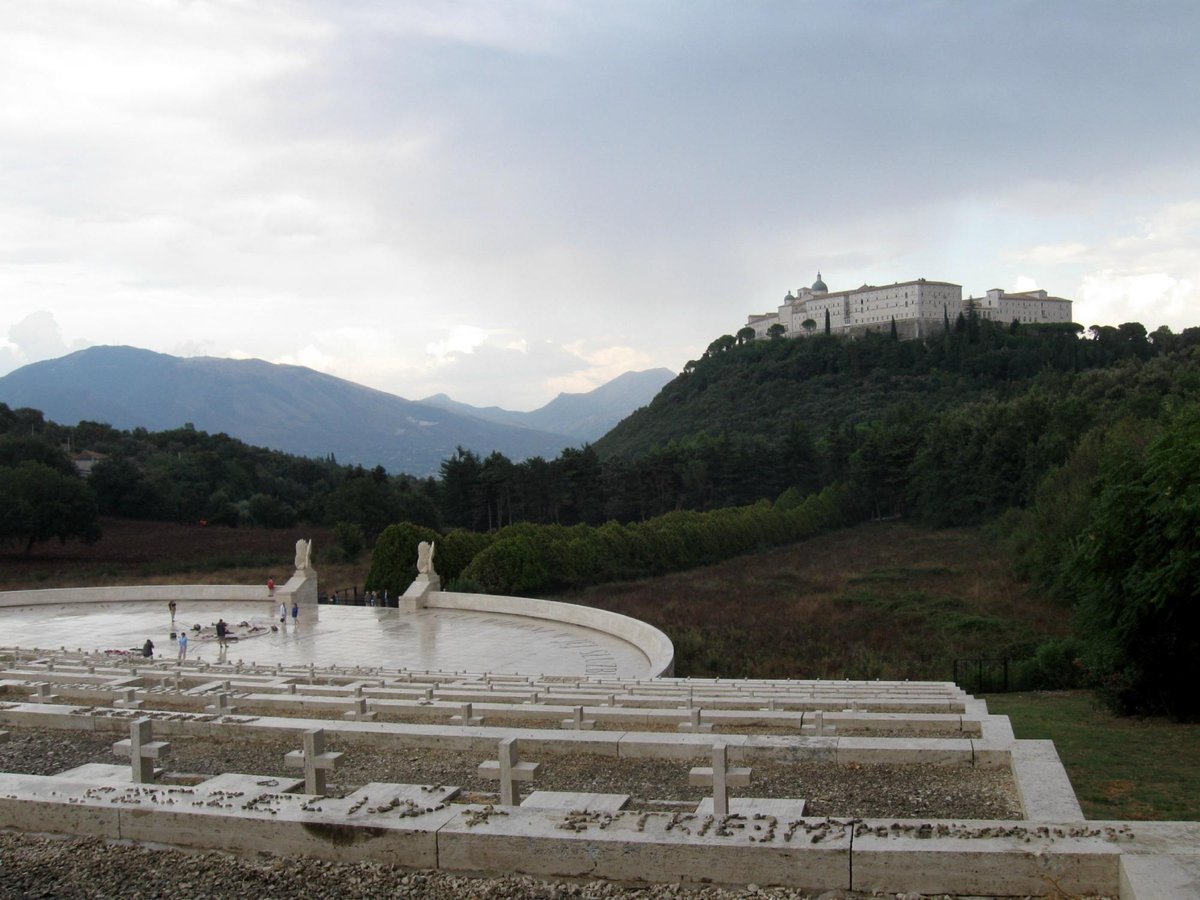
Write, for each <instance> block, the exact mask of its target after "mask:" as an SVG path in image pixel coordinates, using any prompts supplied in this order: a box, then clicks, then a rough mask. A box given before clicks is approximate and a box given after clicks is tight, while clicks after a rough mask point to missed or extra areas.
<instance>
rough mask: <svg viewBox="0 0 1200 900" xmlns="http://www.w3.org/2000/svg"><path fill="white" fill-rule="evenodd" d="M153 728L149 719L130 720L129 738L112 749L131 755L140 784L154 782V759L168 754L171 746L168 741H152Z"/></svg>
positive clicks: (131, 764)
mask: <svg viewBox="0 0 1200 900" xmlns="http://www.w3.org/2000/svg"><path fill="white" fill-rule="evenodd" d="M151 728H152V726H151V724H150V720H149V719H137V720H135V721H133V722H130V723H129V739H128V740H124V741H117V742H116V743H115V744H113V745H112V751H113V753H115V754H116V755H117V756H127V757H129V763H130V766H131V768H132V769H133V780H134V781H135V782H137V783H138V784H153V783H154V761H155V760H156V759H158V758H159V757H160V756H166V755H167V750H168V748H169V747H170V746H171V745H170V744H168V743H167V742H166V741H152V740H151V739H150V738H151V736H152V735H151Z"/></svg>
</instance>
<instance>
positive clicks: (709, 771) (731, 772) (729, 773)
mask: <svg viewBox="0 0 1200 900" xmlns="http://www.w3.org/2000/svg"><path fill="white" fill-rule="evenodd" d="M6 740H8V732H4V731H0V743H2V742H4V741H6ZM303 740H304V747H303V749H301V750H292V751H291V752H289V753H288V754H287V755H286V756H284V764H285V765H286V766H288V767H289V768H297V769H303V770H304V792H305V793H306V794H313V795H316V796H324V795H325V790H326V783H327V777H328V774H329V773H330V772H332V771H333V770H334V769H335V768H336V767H337V765H338V762H339V761H340V760H341V758H342V756H343V755H344V754H343V753H341V752H329V751H327V750H326V749H325V732H324V730H323V729H320V728H314V729H310V730H309V731H306V732H304V738H303ZM170 748H171V745H170V744H169V743H168V742H166V741H156V740H154V739H153V724H152V720H151V719H137V720H136V721H134V722H131V723H130V725H129V737H128V738H127V739H125V740H121V741H117V742H115V743H114V744H113V745H112V750H113V753H114V754H116V755H117V756H121V757H125V758H128V759H129V762H130V767H131V772H132V777H133V781H134V782H135V783H137V784H152V783H153V782H154V779H155V776H156V774H158V772H159V771H160V770H157V769H156V768H155V763H156V762H157V761H158V760H160V759H162V758H163V757H165V756H167V755H169V752H170ZM727 752H728V748H727V747H726V745H725V744H720V743H718V744H714V745H713V748H712V765H711V766H696V767H693V768H692V769H691V770H690V771H689V772H688V782H689V783H690V784H694V785H702V786H705V787H711V788H712V791H713V812H714V814H715V815H718V816H725V815H728V814H729V788H730V787H746V786H747V785H749V784H750V769H749V768H730V767H729V765H728V762H727ZM540 770H541V763H534V762H528V761H523V760H521V758H520V754H519V751H518V741H517V739H516V738H505V739H503V740H502V741H500V743H499V752H498V753H497V756H496V759H490V760H487V761H485V762H482V763H480V764H479V767H478V769H477V770H476V771H477V773H478V775H479V777H480V778H488V779H492V780H498V781H499V782H500V805H501V806H518V805H520V799H521V798H520V787H519V784H520V782H523V781H532V780H533V779H534V777H535V776H536V775H537V773H538V772H539V771H540Z"/></svg>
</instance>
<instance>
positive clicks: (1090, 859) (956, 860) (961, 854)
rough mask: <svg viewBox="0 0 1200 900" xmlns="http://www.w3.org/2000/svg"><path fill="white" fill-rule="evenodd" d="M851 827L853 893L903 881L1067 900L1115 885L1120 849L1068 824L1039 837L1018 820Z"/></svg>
mask: <svg viewBox="0 0 1200 900" xmlns="http://www.w3.org/2000/svg"><path fill="white" fill-rule="evenodd" d="M894 825H898V826H899V827H896V828H893V826H894ZM857 829H858V830H857V831H856V833H855V837H854V888H855V890H859V891H873V890H887V889H888V888H886V887H884V885H893V886H894V885H897V884H902V885H904V886H905V890H908V891H911V892H914V893H917V894H955V895H957V894H966V895H968V896H970V895H978V894H985V895H989V896H992V895H1002V896H1007V895H1012V894H1015V895H1026V896H1028V895H1034V896H1041V895H1043V894H1046V893H1048V892H1052V891H1053V892H1065V893H1066V894H1068V895H1071V896H1074V895H1077V894H1084V895H1091V894H1108V893H1110V892H1111V889H1112V887H1113V886H1114V885H1116V884H1117V883H1118V877H1119V876H1118V870H1119V866H1120V859H1121V847H1120V846H1118V845H1117V844H1115V843H1113V842H1110V841H1108V840H1105V839H1104V838H1103V837H1102V836H1099V835H1092V836H1077V837H1073V836H1071V834H1072V831H1073V829H1072V828H1071V826H1060V827H1057V828H1055V827H1053V826H1051V827H1050V828H1049V829H1045V830H1047V831H1048V833H1046V834H1043V833H1041V831H1039V829H1038V828H1037V826H1034V825H1030V824H1029V823H1021V822H994V821H959V822H936V823H930V822H922V821H920V820H908V821H901V822H895V821H894V820H890V821H888V820H869V821H867V822H863V823H861V824H859V825H858V826H857ZM1078 831H1079V832H1080V833H1084V834H1086V833H1087V832H1089V831H1095V829H1089V828H1079V829H1078ZM1056 832H1057V833H1056Z"/></svg>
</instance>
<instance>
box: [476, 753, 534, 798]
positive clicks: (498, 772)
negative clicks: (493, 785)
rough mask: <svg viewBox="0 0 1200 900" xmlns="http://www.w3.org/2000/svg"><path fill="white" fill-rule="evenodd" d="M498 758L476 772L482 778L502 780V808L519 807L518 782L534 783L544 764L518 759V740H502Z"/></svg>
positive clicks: (480, 765) (484, 763) (486, 763)
mask: <svg viewBox="0 0 1200 900" xmlns="http://www.w3.org/2000/svg"><path fill="white" fill-rule="evenodd" d="M498 756H499V758H498V759H489V760H488V761H487V762H482V763H480V764H479V768H478V769H477V770H476V771H477V772H478V774H479V777H480V778H498V779H500V805H501V806H517V805H518V804H519V803H520V799H521V797H520V792H519V790H518V788H517V782H518V781H533V776H535V775H536V774H537V773H538V769H540V768H541V767H542V764H541V763H531V762H521V761H520V760H519V759H518V757H517V739H516V738H505V739H504V740H502V741H501V742H500V753H499V754H498Z"/></svg>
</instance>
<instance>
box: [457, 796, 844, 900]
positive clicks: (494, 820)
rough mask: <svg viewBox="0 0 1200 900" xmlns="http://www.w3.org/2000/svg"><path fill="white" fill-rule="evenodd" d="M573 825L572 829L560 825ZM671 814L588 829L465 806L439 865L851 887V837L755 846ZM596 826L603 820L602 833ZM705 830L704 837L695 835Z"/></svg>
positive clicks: (737, 834)
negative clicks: (680, 823)
mask: <svg viewBox="0 0 1200 900" xmlns="http://www.w3.org/2000/svg"><path fill="white" fill-rule="evenodd" d="M569 819H570V821H571V823H572V827H569V828H564V827H562V826H564V825H566V824H567V823H568V820H569ZM673 819H676V821H678V820H677V817H676V816H675V815H673V814H671V813H643V814H638V813H635V812H632V811H622V812H617V813H613V814H611V815H608V814H604V815H603V816H597V817H596V822H595V823H588V822H587V820H586V819H584V820H582V821H581V820H580V818H579V817H569V814H568V813H564V812H560V811H555V810H542V809H532V808H526V807H510V808H506V809H505V810H503V813H501V812H500V811H499V810H496V809H494V808H487V807H480V806H467V807H465V808H463V810H462V812H461V813H459V815H458V816H457V817H456V818H455V819H453V820H452V821H450V822H448V823H447V824H446V825H445V826H443V828H442V829H441V830H440V831H439V832H438V854H439V858H438V862H439V865H440V866H441V867H442V868H443V869H449V870H452V871H462V872H515V871H520V872H523V873H525V874H528V875H533V876H536V877H546V878H549V877H556V878H579V877H589V878H606V879H610V880H614V881H646V882H654V883H660V884H661V883H674V884H683V885H697V884H708V883H712V884H751V883H754V884H759V885H790V886H792V887H796V888H799V889H802V890H804V889H807V890H811V891H814V892H821V891H827V890H830V889H833V888H840V889H849V887H850V841H851V835H850V831H849V830H848V829H847V828H846V827H844V826H843V825H840V824H837V823H834V824H830V823H827V822H823V823H818V825H817V826H816V827H818V828H820V829H821V830H822V832H821V833H822V839H821V840H820V841H819V842H817V843H814V842H812V840H811V837H812V835H809V834H807V833H800V834H796V835H791V834H787V839H785V832H786V829H784V828H778V829H777V830H776V833H775V835H774V836H773V837H772V838H771V839H770V840H769V841H764V842H762V843H751V842H749V841H747V835H746V832H745V831H744V830H742V829H740V828H734V829H718V828H716V827H710V828H708V829H707V830H705V829H704V828H703V825H702V824H701V823H700V822H698V821H696V820H694V819H693V820H692V821H691V822H690V825H689V826H688V827H686V828H683V827H679V826H678V825H672V820H673ZM600 824H604V828H603V829H601V828H600V827H599V826H600ZM702 831H703V833H701V832H702Z"/></svg>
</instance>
